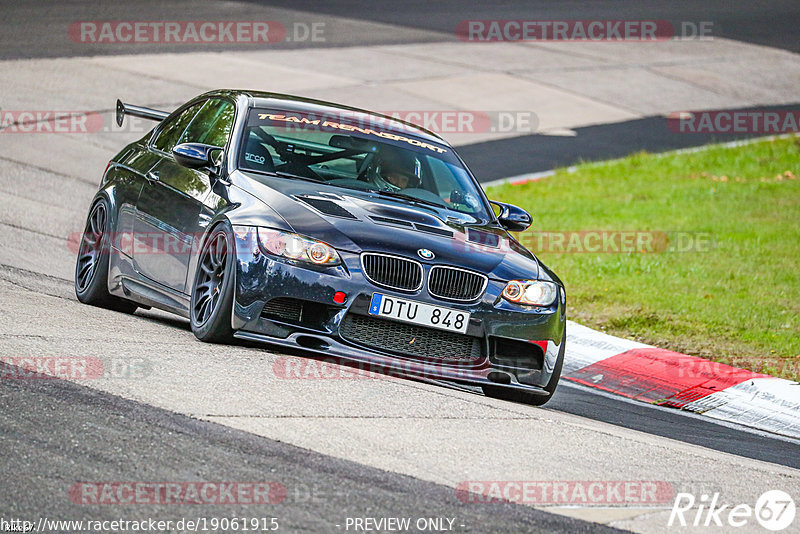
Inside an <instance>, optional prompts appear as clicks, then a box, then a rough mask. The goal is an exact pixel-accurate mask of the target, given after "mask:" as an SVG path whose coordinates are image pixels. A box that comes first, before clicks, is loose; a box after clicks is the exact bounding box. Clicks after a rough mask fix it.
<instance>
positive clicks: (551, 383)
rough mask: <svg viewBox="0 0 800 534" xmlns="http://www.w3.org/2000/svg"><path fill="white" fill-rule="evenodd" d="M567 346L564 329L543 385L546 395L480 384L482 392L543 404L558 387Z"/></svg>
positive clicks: (515, 400) (532, 403) (488, 395)
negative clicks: (550, 372)
mask: <svg viewBox="0 0 800 534" xmlns="http://www.w3.org/2000/svg"><path fill="white" fill-rule="evenodd" d="M566 347H567V332H566V331H564V336H563V337H562V338H561V347H560V348H559V349H558V358H556V365H555V368H553V374H552V375H551V376H550V380H548V381H547V384H546V385H545V386H544V390H545V391H547V392H548V393H549V395H547V396H546V397H545V396H544V395H534V394H533V393H531V392H529V391H524V390H519V389H511V388H504V387H502V386H482V387H481V389H483V394H484V395H486V396H487V397H492V398H494V399H502V400H507V401H511V402H519V403H521V404H530V405H531V406H544V405H545V404H547V402H548V401H549V400H550V399H552V398H553V395H554V394H555V392H556V388H557V387H558V381H559V379H560V378H561V368H562V367H563V366H564V351H565V349H566Z"/></svg>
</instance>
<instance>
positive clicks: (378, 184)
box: [238, 108, 489, 218]
mask: <svg viewBox="0 0 800 534" xmlns="http://www.w3.org/2000/svg"><path fill="white" fill-rule="evenodd" d="M392 126H393V127H392V128H388V127H386V128H383V127H382V125H380V124H377V123H370V124H364V120H363V118H361V122H359V121H358V120H356V119H352V120H350V119H349V118H348V117H345V116H343V117H342V118H340V119H338V122H337V121H332V120H327V119H324V118H320V117H317V116H315V115H313V114H310V113H303V112H299V111H279V110H272V109H259V108H252V109H250V111H249V113H248V118H247V123H246V124H245V129H244V139H245V140H246V141H245V142H243V143H242V144H241V146H240V149H239V150H240V152H239V156H238V166H239V168H241V169H245V170H253V171H257V172H262V173H266V174H274V173H277V174H278V175H279V176H284V177H286V176H289V177H295V178H299V179H305V180H312V181H317V182H322V183H326V184H329V185H332V186H335V187H342V188H348V189H359V190H363V191H372V192H373V193H375V192H377V193H386V194H387V196H393V197H395V198H408V199H410V200H411V201H419V202H422V203H426V204H432V205H434V206H436V207H439V208H445V209H451V210H454V211H458V212H461V213H468V214H471V215H474V216H476V217H479V218H488V217H489V214H488V206H487V205H485V204H484V197H483V195H482V193H481V191H480V189H479V187H478V186H477V185H476V183H475V180H474V178H473V177H472V176H471V175H470V173H469V171H468V170H467V169H466V168H465V167H464V165H463V163H462V162H461V161H460V160H459V159H458V157H457V156H456V155H455V154H454V152H453V149H452V148H451V147H449V146H447V145H445V144H443V143H439V142H438V141H436V140H435V139H420V138H417V137H416V136H415V135H414V133H413V132H406V131H405V130H403V129H402V128H403V127H402V126H398V125H392Z"/></svg>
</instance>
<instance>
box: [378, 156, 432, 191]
mask: <svg viewBox="0 0 800 534" xmlns="http://www.w3.org/2000/svg"><path fill="white" fill-rule="evenodd" d="M418 169H419V166H418V165H417V159H416V158H415V157H414V155H413V153H411V152H410V151H408V150H403V149H402V148H395V147H384V148H383V149H382V150H381V153H380V161H379V162H378V165H377V168H376V172H375V175H374V177H373V182H374V183H375V185H376V186H378V188H380V189H381V190H383V191H391V192H397V191H400V190H402V189H413V188H417V187H420V185H421V180H420V178H419V176H418V175H417V170H418Z"/></svg>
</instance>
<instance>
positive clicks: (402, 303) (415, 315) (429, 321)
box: [369, 293, 469, 334]
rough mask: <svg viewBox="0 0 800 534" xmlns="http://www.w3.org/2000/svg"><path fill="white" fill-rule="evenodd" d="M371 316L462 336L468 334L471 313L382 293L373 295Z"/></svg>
mask: <svg viewBox="0 0 800 534" xmlns="http://www.w3.org/2000/svg"><path fill="white" fill-rule="evenodd" d="M369 314H370V315H377V316H378V317H386V318H387V319H394V320H395V321H402V322H404V323H411V324H416V325H420V326H429V327H431V328H438V329H440V330H449V331H450V332H459V333H461V334H464V333H466V332H467V325H469V312H465V311H460V310H453V309H450V308H444V307H442V306H434V305H433V304H425V303H424V302H417V301H414V300H406V299H399V298H397V297H390V296H388V295H383V294H381V293H373V294H372V302H371V303H370V305H369Z"/></svg>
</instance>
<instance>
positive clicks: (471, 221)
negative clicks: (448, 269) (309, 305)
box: [232, 172, 549, 280]
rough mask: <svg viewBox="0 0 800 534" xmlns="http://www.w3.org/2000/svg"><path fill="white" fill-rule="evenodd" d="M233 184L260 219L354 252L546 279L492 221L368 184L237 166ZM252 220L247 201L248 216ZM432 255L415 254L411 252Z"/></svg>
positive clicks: (501, 275) (504, 277) (503, 277)
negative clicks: (351, 185)
mask: <svg viewBox="0 0 800 534" xmlns="http://www.w3.org/2000/svg"><path fill="white" fill-rule="evenodd" d="M232 182H233V185H235V186H236V187H239V188H241V189H244V190H245V191H246V192H248V193H250V195H252V196H254V197H256V198H257V199H259V200H260V201H261V202H263V203H264V204H265V205H266V206H265V208H266V209H265V217H264V221H263V223H261V224H263V225H264V226H272V225H273V224H272V223H273V221H274V217H273V216H268V215H266V214H267V213H270V214H273V213H276V214H278V215H279V216H280V217H281V219H282V223H283V224H282V226H283V225H286V226H288V227H289V228H288V229H289V230H291V231H293V232H296V233H298V234H301V235H304V236H307V237H312V238H314V239H318V240H320V241H324V242H326V243H328V244H330V245H332V246H334V247H335V248H337V249H339V250H345V251H349V252H353V253H360V252H384V253H388V254H396V255H399V256H406V257H409V258H414V259H416V260H418V261H421V262H422V263H431V264H447V265H454V266H458V267H462V268H465V269H472V270H476V271H479V272H483V273H486V274H488V275H489V276H490V277H491V278H494V279H498V280H511V279H515V278H531V279H533V278H538V277H539V276H540V274H542V275H544V276H545V278H549V276H548V274H547V271H546V270H542V269H540V265H539V262H538V260H537V259H536V258H535V256H534V255H533V254H532V253H531V252H529V251H528V250H527V249H525V248H524V247H523V246H522V245H520V244H519V243H518V242H517V241H516V240H515V239H514V238H513V237H512V236H510V235H509V234H508V232H507V231H506V230H505V229H503V228H502V227H501V226H499V225H498V224H497V223H496V222H495V221H486V220H480V219H476V218H474V217H473V216H471V215H469V214H464V213H459V212H455V211H452V210H447V209H439V208H435V207H433V206H421V205H418V204H412V203H410V202H406V201H404V200H395V199H390V198H385V197H379V196H378V195H376V194H374V193H370V192H368V191H359V190H356V189H346V188H342V187H335V186H329V185H325V184H322V183H314V182H307V181H303V180H293V179H290V178H283V177H273V176H269V175H261V174H258V175H251V174H250V173H242V172H238V173H235V174H234V175H233V176H232ZM248 219H249V221H250V224H255V225H258V224H259V222H258V220H257V218H256V219H255V220H254V218H253V214H252V208H251V209H250V216H249V217H248ZM421 249H427V250H429V251H431V252H433V254H434V255H435V258H434V259H432V260H426V259H424V258H422V257H421V256H420V255H419V254H418V251H419V250H421Z"/></svg>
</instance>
